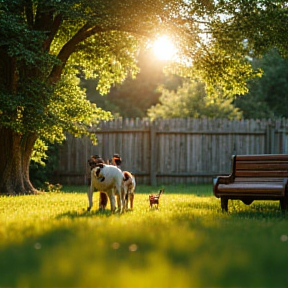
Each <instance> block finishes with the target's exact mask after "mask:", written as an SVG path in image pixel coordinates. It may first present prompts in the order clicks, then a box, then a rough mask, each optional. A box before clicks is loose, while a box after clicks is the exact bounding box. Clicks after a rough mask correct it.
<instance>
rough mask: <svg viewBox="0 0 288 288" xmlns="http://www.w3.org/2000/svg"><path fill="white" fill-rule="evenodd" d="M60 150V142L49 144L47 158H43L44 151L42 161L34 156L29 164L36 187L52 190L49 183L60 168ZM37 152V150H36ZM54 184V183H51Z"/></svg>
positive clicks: (32, 180) (30, 173) (31, 178)
mask: <svg viewBox="0 0 288 288" xmlns="http://www.w3.org/2000/svg"><path fill="white" fill-rule="evenodd" d="M58 150H59V144H50V145H48V146H47V151H45V152H46V156H47V157H46V158H45V159H43V153H41V154H40V155H41V157H40V159H41V162H40V161H39V159H38V160H37V159H35V158H34V157H32V160H31V163H30V166H29V175H30V180H31V182H32V184H33V185H34V187H35V188H37V189H43V190H45V191H49V190H51V189H50V188H49V185H50V184H49V185H47V184H46V183H48V182H49V181H52V179H53V175H54V173H55V171H57V168H58ZM34 152H35V150H34ZM51 185H53V184H51Z"/></svg>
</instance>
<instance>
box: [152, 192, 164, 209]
mask: <svg viewBox="0 0 288 288" xmlns="http://www.w3.org/2000/svg"><path fill="white" fill-rule="evenodd" d="M162 193H164V189H161V190H160V191H159V193H158V194H151V195H149V201H150V208H152V206H153V205H156V208H157V209H158V206H159V199H160V196H161V194H162Z"/></svg>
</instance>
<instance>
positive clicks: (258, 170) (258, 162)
mask: <svg viewBox="0 0 288 288" xmlns="http://www.w3.org/2000/svg"><path fill="white" fill-rule="evenodd" d="M233 174H234V176H235V177H283V178H284V177H288V155H286V154H285V155H282V154H274V155H271V154H270V155H269V154H267V155H264V154H262V155H237V156H235V157H234V165H233Z"/></svg>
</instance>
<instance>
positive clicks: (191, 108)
mask: <svg viewBox="0 0 288 288" xmlns="http://www.w3.org/2000/svg"><path fill="white" fill-rule="evenodd" d="M161 92H162V95H161V96H160V99H159V100H160V103H158V104H156V105H154V106H152V107H150V108H149V109H148V116H149V118H151V119H152V120H154V119H156V118H163V119H168V118H189V117H190V118H203V117H206V118H226V119H231V120H232V119H240V118H241V117H242V113H241V112H240V111H239V109H238V108H235V107H234V106H233V104H232V103H231V102H232V100H231V99H226V100H221V99H214V100H213V101H210V100H209V99H208V98H207V95H206V91H205V84H204V83H200V82H197V81H189V82H188V81H187V82H186V83H184V84H183V86H182V87H179V88H178V89H177V91H176V92H174V91H169V90H167V89H162V90H161Z"/></svg>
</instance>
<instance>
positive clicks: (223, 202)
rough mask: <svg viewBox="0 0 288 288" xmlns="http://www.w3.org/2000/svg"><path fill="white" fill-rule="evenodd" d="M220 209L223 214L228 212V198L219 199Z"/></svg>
mask: <svg viewBox="0 0 288 288" xmlns="http://www.w3.org/2000/svg"><path fill="white" fill-rule="evenodd" d="M221 208H222V211H223V212H228V198H227V197H221Z"/></svg>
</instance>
